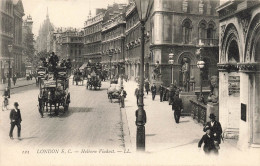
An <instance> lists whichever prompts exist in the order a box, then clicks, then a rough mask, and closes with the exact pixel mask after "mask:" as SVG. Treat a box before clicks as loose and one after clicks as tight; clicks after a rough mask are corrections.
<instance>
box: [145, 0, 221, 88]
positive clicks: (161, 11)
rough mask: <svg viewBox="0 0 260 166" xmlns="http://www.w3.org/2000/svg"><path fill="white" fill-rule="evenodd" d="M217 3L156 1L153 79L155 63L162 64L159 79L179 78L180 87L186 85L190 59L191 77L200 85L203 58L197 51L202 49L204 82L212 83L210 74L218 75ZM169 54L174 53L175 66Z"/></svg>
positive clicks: (213, 0) (214, 0) (210, 0)
mask: <svg viewBox="0 0 260 166" xmlns="http://www.w3.org/2000/svg"><path fill="white" fill-rule="evenodd" d="M218 5H219V0H195V1H191V0H174V1H171V0H161V1H154V4H153V8H152V11H151V16H150V21H151V23H150V26H151V28H150V30H151V41H150V50H151V53H150V57H149V58H150V60H149V66H151V67H150V72H151V74H152V76H150V79H151V78H152V77H153V78H154V77H155V73H154V66H155V64H156V63H159V70H160V73H161V77H160V78H159V79H160V80H161V81H162V82H163V84H164V85H169V84H170V83H171V82H172V80H176V82H177V85H178V86H183V80H184V76H183V73H182V66H183V65H184V63H185V60H187V63H188V71H187V72H188V76H187V77H188V80H190V79H191V78H192V77H194V78H195V86H196V87H199V86H200V84H201V82H200V70H199V69H198V68H197V65H196V64H197V61H199V59H200V57H199V56H198V55H196V51H197V49H199V48H202V51H201V56H202V59H203V61H204V62H205V67H204V68H203V74H202V85H203V86H208V85H209V79H210V77H211V76H212V75H217V74H218V71H217V62H218V25H219V23H218V13H217V12H216V9H215V8H216V7H217V6H218ZM170 53H173V54H174V57H173V60H174V63H173V65H171V64H169V63H168V61H169V54H170ZM147 54H148V53H147ZM171 67H173V70H171ZM171 71H173V72H171ZM171 73H172V75H171ZM171 77H173V79H172V80H171ZM152 80H153V79H152Z"/></svg>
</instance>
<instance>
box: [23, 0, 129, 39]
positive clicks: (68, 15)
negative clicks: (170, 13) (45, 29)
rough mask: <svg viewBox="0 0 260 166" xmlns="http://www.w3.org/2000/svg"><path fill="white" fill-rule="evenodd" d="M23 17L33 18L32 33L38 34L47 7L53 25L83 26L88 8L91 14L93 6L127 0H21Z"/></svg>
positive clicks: (93, 12) (103, 6) (93, 11)
mask: <svg viewBox="0 0 260 166" xmlns="http://www.w3.org/2000/svg"><path fill="white" fill-rule="evenodd" d="M22 2H23V7H24V12H25V16H24V17H23V19H25V18H26V17H27V16H28V15H31V16H32V19H33V33H34V35H35V36H37V35H38V31H39V28H40V25H41V24H42V23H43V21H44V20H45V18H46V14H47V8H48V13H49V18H50V21H51V22H52V23H53V24H54V26H55V27H73V28H83V26H84V22H85V21H86V20H87V16H88V14H89V9H90V10H91V14H92V16H93V15H94V14H95V8H106V7H107V6H108V4H109V5H111V4H113V3H114V2H116V3H127V2H128V0H22Z"/></svg>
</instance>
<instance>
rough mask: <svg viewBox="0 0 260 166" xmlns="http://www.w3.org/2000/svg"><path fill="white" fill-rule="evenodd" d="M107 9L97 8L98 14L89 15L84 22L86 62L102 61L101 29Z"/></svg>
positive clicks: (84, 54) (84, 53)
mask: <svg viewBox="0 0 260 166" xmlns="http://www.w3.org/2000/svg"><path fill="white" fill-rule="evenodd" d="M105 11H106V10H105V9H97V10H96V16H94V17H91V18H90V17H89V19H88V20H87V21H86V22H85V24H84V38H83V41H84V49H83V56H84V62H88V61H89V60H91V61H92V62H101V50H102V44H101V31H102V23H103V18H104V16H105Z"/></svg>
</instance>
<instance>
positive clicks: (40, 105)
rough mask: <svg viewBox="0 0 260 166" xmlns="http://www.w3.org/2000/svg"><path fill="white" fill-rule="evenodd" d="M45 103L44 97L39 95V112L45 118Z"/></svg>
mask: <svg viewBox="0 0 260 166" xmlns="http://www.w3.org/2000/svg"><path fill="white" fill-rule="evenodd" d="M42 103H43V97H42V96H40V95H38V109H39V113H40V115H41V117H42V118H43V111H42V110H43V107H44V105H43V104H42Z"/></svg>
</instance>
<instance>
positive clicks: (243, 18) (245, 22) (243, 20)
mask: <svg viewBox="0 0 260 166" xmlns="http://www.w3.org/2000/svg"><path fill="white" fill-rule="evenodd" d="M238 21H239V22H240V24H241V25H242V29H243V36H244V41H245V40H246V33H247V31H248V25H249V21H250V15H247V16H240V17H238Z"/></svg>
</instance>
